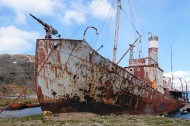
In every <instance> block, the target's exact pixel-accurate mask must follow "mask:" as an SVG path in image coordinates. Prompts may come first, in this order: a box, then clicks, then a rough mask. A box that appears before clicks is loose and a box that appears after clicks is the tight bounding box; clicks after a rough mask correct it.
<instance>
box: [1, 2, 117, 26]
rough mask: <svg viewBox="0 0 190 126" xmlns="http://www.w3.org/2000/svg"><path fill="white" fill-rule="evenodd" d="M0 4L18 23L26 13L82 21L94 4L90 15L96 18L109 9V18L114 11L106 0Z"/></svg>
mask: <svg viewBox="0 0 190 126" xmlns="http://www.w3.org/2000/svg"><path fill="white" fill-rule="evenodd" d="M84 2H85V3H84ZM97 5H98V6H97ZM0 6H2V7H6V8H10V9H11V10H12V11H13V12H15V14H16V18H15V21H16V23H20V24H25V23H26V15H28V14H29V13H32V14H34V15H36V16H39V15H45V16H51V17H55V18H57V19H59V20H60V21H62V22H63V23H65V24H71V23H72V22H73V21H74V22H76V23H81V22H83V21H84V20H85V18H86V16H87V15H88V14H89V13H90V12H91V11H92V10H93V9H94V8H95V7H96V6H97V7H96V9H95V10H94V12H93V13H92V16H93V17H96V18H101V17H102V16H103V17H104V18H105V17H107V15H108V13H109V10H111V12H112V13H111V14H109V16H108V18H110V17H112V16H113V15H114V12H115V11H114V9H113V8H112V6H111V4H110V3H109V2H108V0H92V1H90V2H89V1H88V2H86V1H85V0H70V1H66V0H64V1H60V0H0ZM106 8H107V9H106ZM105 9H106V11H105V14H104V10H105ZM103 14H104V15H103Z"/></svg>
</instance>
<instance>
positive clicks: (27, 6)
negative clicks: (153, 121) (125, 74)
mask: <svg viewBox="0 0 190 126" xmlns="http://www.w3.org/2000/svg"><path fill="white" fill-rule="evenodd" d="M112 1H113V0H0V43H1V48H0V53H1V54H3V53H7V54H32V55H34V54H35V42H36V39H37V38H44V36H45V31H44V29H43V26H42V25H41V24H39V23H38V22H37V21H35V20H34V19H33V18H32V17H31V16H30V15H29V14H30V13H31V14H33V15H34V16H36V17H37V18H40V19H41V20H43V21H44V22H46V23H48V24H51V25H52V26H53V27H54V28H55V29H57V30H58V31H59V33H60V34H61V36H62V37H63V38H71V36H72V35H73V33H74V32H75V31H76V29H77V28H78V27H79V26H80V25H81V23H83V22H84V21H85V19H86V17H88V15H89V14H90V13H91V12H92V10H93V9H94V8H95V7H96V5H98V6H97V7H96V9H95V10H94V11H93V12H92V13H91V15H90V16H89V17H88V18H87V20H86V21H85V22H84V23H83V25H82V26H81V27H80V29H79V30H78V32H77V33H76V34H74V36H73V37H72V38H73V39H82V38H83V33H84V30H85V29H86V27H88V26H94V27H96V28H97V29H98V32H100V33H101V34H99V36H96V35H94V33H95V31H94V30H92V29H89V30H88V31H87V34H86V41H88V43H89V44H90V45H91V46H92V47H93V48H94V49H98V48H99V47H100V46H101V45H102V44H103V45H104V47H103V48H102V49H101V50H100V51H99V53H100V54H101V55H103V56H104V57H106V58H109V59H110V60H112V52H113V42H114V29H115V14H116V0H114V1H115V2H114V3H113V4H112ZM121 5H122V10H121V17H120V26H119V35H118V38H119V39H118V52H117V61H118V60H119V58H120V57H121V56H122V55H123V54H124V53H125V51H126V50H127V49H128V48H129V46H128V44H131V43H133V41H134V40H135V39H136V38H137V37H138V36H137V34H134V29H133V27H132V25H131V23H132V24H133V25H134V26H135V28H136V29H137V31H138V32H139V33H140V34H141V35H142V41H141V43H137V44H136V46H137V47H136V48H135V49H134V56H135V57H138V55H139V54H138V52H139V49H142V53H141V56H143V57H147V52H148V37H149V35H148V32H151V33H152V35H156V36H158V38H159V39H158V42H159V43H158V53H159V54H158V55H159V59H158V62H159V66H160V67H161V68H162V69H163V70H164V72H165V75H166V76H171V73H170V72H171V46H172V50H173V71H174V76H177V77H182V78H184V79H186V81H190V67H189V62H190V60H189V57H188V56H189V54H190V49H189V45H190V42H189V36H190V30H189V28H190V23H189V22H190V13H189V12H190V1H189V0H183V2H182V1H181V0H175V1H174V0H130V1H129V0H121ZM124 12H125V13H126V14H127V16H126V15H125V13H124ZM101 19H102V20H101ZM93 36H94V37H93ZM106 36H107V37H106ZM55 38H56V37H55ZM128 58H129V54H128V55H127V56H126V57H125V58H124V59H123V60H122V61H121V62H120V64H119V65H120V66H123V67H124V66H127V65H128ZM175 82H176V84H175V85H176V87H178V83H180V82H179V80H178V79H176V80H175ZM189 84H190V83H189ZM189 87H190V85H189ZM189 89H190V88H189Z"/></svg>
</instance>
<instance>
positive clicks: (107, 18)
mask: <svg viewBox="0 0 190 126" xmlns="http://www.w3.org/2000/svg"><path fill="white" fill-rule="evenodd" d="M110 10H111V7H110ZM107 19H108V15H107V16H106V19H105V21H104V23H103V25H102V27H101V30H100V31H99V35H100V33H101V31H102V29H103V27H104V25H105V22H106V20H107ZM99 35H98V37H97V38H96V40H95V42H94V44H93V46H92V47H94V45H95V43H96V42H97V39H98V38H99Z"/></svg>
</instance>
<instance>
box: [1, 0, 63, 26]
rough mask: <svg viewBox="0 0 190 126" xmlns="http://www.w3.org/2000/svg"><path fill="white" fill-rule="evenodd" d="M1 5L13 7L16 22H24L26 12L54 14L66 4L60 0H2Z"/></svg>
mask: <svg viewBox="0 0 190 126" xmlns="http://www.w3.org/2000/svg"><path fill="white" fill-rule="evenodd" d="M0 6H2V7H7V8H10V9H12V10H13V11H14V12H15V13H16V23H20V24H24V23H25V22H26V14H27V15H28V14H29V13H32V14H35V15H46V16H54V15H56V11H57V10H61V9H63V8H64V6H65V5H64V4H62V3H61V1H59V0H0Z"/></svg>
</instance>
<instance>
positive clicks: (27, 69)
mask: <svg viewBox="0 0 190 126" xmlns="http://www.w3.org/2000/svg"><path fill="white" fill-rule="evenodd" d="M34 63H35V58H34V56H33V55H24V54H16V55H9V54H0V91H1V92H4V93H5V92H6V91H8V90H9V91H8V92H9V93H11V94H12V92H13V93H14V94H15V93H18V94H19V93H20V91H21V89H23V88H22V87H25V86H26V85H31V86H32V87H34V82H33V78H34ZM19 88H20V89H19Z"/></svg>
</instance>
